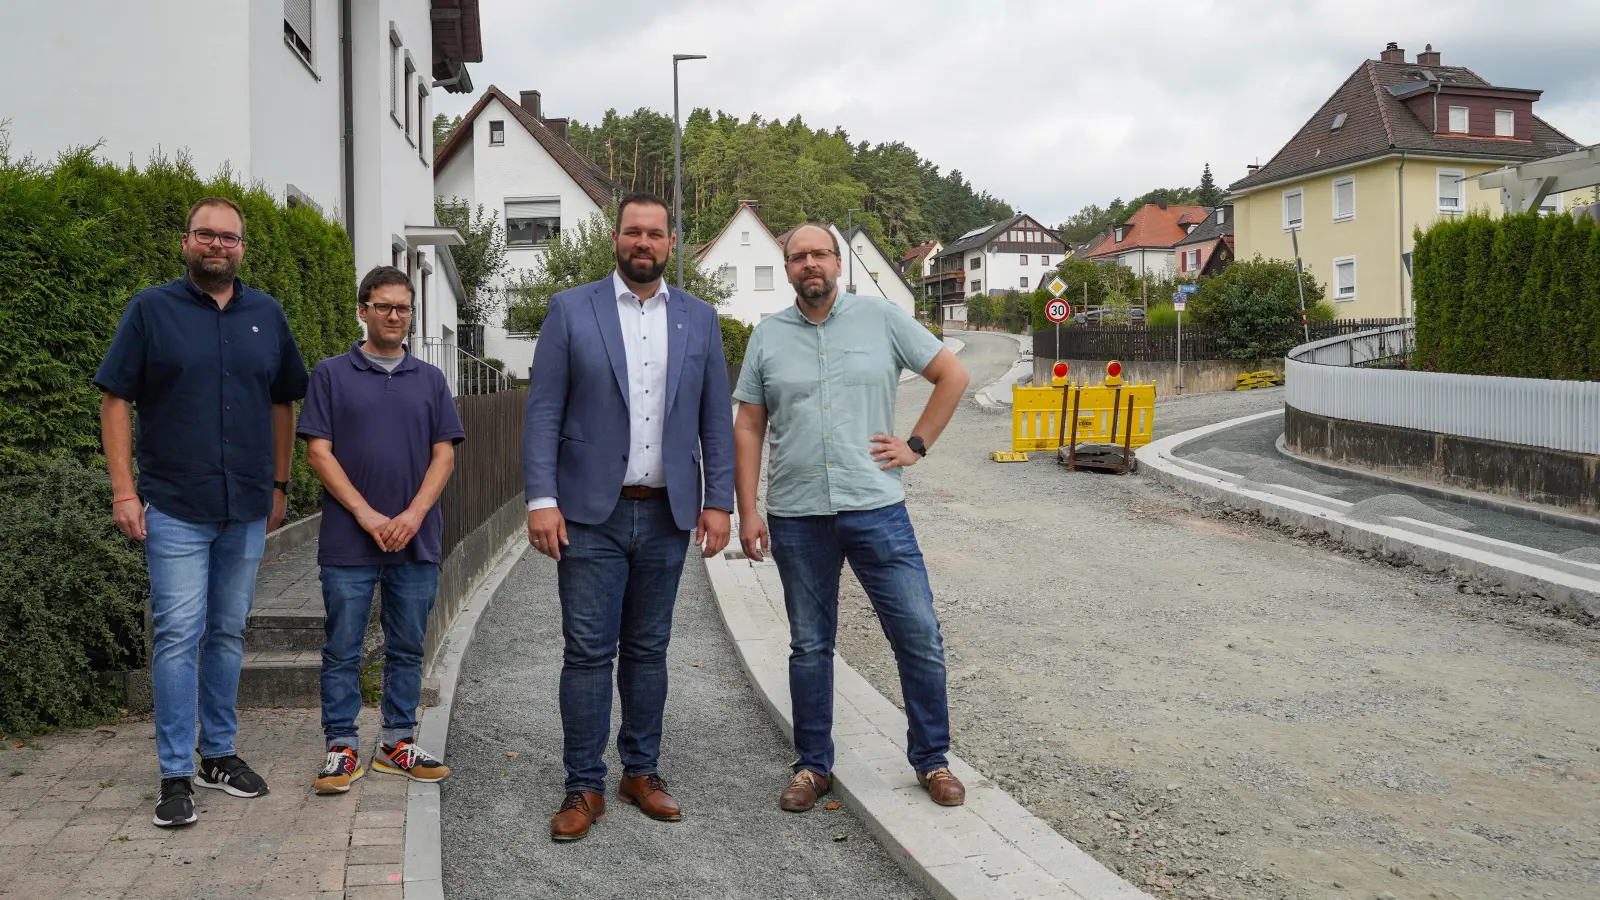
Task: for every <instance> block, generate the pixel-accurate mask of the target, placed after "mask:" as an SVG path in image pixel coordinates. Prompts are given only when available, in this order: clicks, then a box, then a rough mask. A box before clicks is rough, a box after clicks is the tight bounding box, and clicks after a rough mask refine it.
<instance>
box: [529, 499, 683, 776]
mask: <svg viewBox="0 0 1600 900" xmlns="http://www.w3.org/2000/svg"><path fill="white" fill-rule="evenodd" d="M567 541H568V544H567V546H565V547H563V548H561V562H560V563H558V564H557V567H558V572H559V576H560V591H561V633H562V636H563V637H564V638H565V639H566V652H565V654H564V656H563V658H562V662H561V733H562V738H563V741H564V746H563V752H562V761H563V762H564V763H565V764H566V769H567V786H566V789H567V791H568V792H571V791H593V792H595V793H597V794H603V793H605V783H606V764H605V761H604V760H603V759H602V758H601V757H602V755H603V754H604V753H605V747H606V737H607V735H608V734H609V733H610V731H611V662H612V660H613V659H616V660H618V662H617V693H618V695H620V697H621V698H622V728H621V730H620V731H618V732H617V751H618V753H619V755H620V756H621V759H622V774H623V775H624V776H625V777H628V778H636V777H638V776H640V775H650V774H654V773H655V772H656V771H657V768H658V765H659V763H660V757H661V716H662V712H663V710H664V709H665V708H666V705H667V642H668V641H669V640H670V639H671V637H672V606H673V604H674V603H675V602H676V601H677V599H678V580H679V578H680V577H681V576H682V575H683V562H684V556H685V554H687V553H688V551H689V532H687V531H682V530H679V528H678V526H677V523H675V522H674V521H673V519H672V507H671V505H670V504H669V503H668V502H667V500H666V498H664V497H662V498H657V499H654V500H619V501H617V508H616V510H615V511H614V512H612V514H611V518H609V519H607V520H606V521H605V523H604V524H601V525H582V524H579V523H577V522H568V523H567Z"/></svg>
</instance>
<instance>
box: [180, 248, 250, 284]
mask: <svg viewBox="0 0 1600 900" xmlns="http://www.w3.org/2000/svg"><path fill="white" fill-rule="evenodd" d="M237 274H239V263H238V262H237V261H235V260H233V259H231V258H229V257H226V256H206V255H205V254H204V253H198V254H195V255H193V256H190V257H189V278H190V279H192V280H193V281H194V283H195V284H197V285H199V286H200V288H201V290H204V291H207V292H210V291H219V290H222V289H224V288H226V287H228V286H230V285H232V284H233V277H234V276H235V275H237Z"/></svg>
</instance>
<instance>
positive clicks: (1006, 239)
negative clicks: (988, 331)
mask: <svg viewBox="0 0 1600 900" xmlns="http://www.w3.org/2000/svg"><path fill="white" fill-rule="evenodd" d="M1066 253H1067V247H1066V244H1064V243H1062V240H1061V238H1060V237H1058V236H1057V235H1056V233H1055V232H1053V231H1051V230H1050V229H1048V228H1045V227H1044V226H1043V225H1040V224H1039V222H1038V220H1036V219H1034V218H1033V217H1032V216H1028V215H1016V216H1012V217H1011V218H1009V219H1005V220H1003V221H1000V222H996V223H994V224H993V225H989V226H987V227H984V228H975V229H973V230H972V231H969V232H967V233H966V234H964V235H962V236H961V237H959V238H957V239H956V240H954V241H952V242H951V243H950V246H948V247H946V248H945V249H944V250H943V252H941V253H940V254H939V255H938V256H937V257H935V258H934V260H933V263H932V264H931V265H929V266H928V272H927V278H926V280H927V290H928V296H929V298H930V301H931V302H934V303H937V304H939V308H940V321H941V322H962V321H965V320H966V298H967V296H968V295H970V294H980V293H981V294H994V293H997V292H1009V291H1022V292H1028V291H1032V290H1034V289H1036V288H1038V287H1039V286H1040V284H1041V283H1048V282H1049V280H1050V276H1051V275H1052V274H1054V271H1055V267H1056V266H1058V265H1060V264H1061V260H1062V258H1063V257H1065V256H1066Z"/></svg>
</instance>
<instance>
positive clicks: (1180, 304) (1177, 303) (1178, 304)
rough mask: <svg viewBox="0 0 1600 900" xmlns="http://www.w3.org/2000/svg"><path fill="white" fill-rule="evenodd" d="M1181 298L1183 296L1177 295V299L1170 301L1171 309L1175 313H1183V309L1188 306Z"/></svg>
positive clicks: (1187, 302)
mask: <svg viewBox="0 0 1600 900" xmlns="http://www.w3.org/2000/svg"><path fill="white" fill-rule="evenodd" d="M1182 297H1183V295H1182V294H1179V295H1178V297H1176V298H1174V299H1173V301H1172V308H1173V309H1174V310H1175V311H1177V312H1183V310H1184V307H1186V306H1188V305H1189V301H1187V300H1184V299H1181V298H1182Z"/></svg>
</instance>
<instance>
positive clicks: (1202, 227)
mask: <svg viewBox="0 0 1600 900" xmlns="http://www.w3.org/2000/svg"><path fill="white" fill-rule="evenodd" d="M1172 249H1173V252H1174V253H1176V254H1177V260H1178V269H1177V271H1176V272H1175V273H1174V274H1176V275H1177V276H1178V277H1180V278H1198V277H1201V276H1211V275H1216V274H1217V273H1219V272H1221V271H1222V270H1223V269H1225V268H1227V267H1228V263H1230V262H1232V261H1233V207H1232V206H1227V205H1223V206H1219V207H1217V208H1216V209H1213V210H1212V211H1211V213H1210V215H1207V216H1206V219H1205V221H1204V222H1201V223H1200V224H1199V225H1196V226H1193V227H1191V228H1190V229H1189V233H1188V234H1187V235H1185V236H1184V238H1183V240H1181V241H1179V242H1177V243H1176V244H1173V245H1172Z"/></svg>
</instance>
